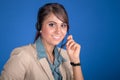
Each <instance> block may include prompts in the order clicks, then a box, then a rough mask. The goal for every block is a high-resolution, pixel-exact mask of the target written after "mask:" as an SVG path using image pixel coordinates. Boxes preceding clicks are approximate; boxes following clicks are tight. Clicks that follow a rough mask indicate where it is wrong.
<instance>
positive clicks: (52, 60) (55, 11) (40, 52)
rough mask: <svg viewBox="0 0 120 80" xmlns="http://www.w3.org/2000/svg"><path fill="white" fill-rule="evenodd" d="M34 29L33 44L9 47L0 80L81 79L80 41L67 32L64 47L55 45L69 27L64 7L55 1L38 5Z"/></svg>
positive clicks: (61, 39) (62, 38) (60, 40)
mask: <svg viewBox="0 0 120 80" xmlns="http://www.w3.org/2000/svg"><path fill="white" fill-rule="evenodd" d="M36 29H37V33H36V37H35V42H34V44H30V45H26V46H23V47H19V48H16V49H14V50H13V51H12V54H11V57H10V59H9V60H8V62H7V63H6V65H5V66H4V69H3V71H2V75H1V80H83V75H82V70H81V66H80V59H79V55H80V45H79V44H78V43H76V42H75V41H74V40H73V37H72V35H69V36H68V37H67V42H66V50H64V49H62V48H58V47H57V45H58V44H59V43H60V42H62V41H63V40H64V37H65V36H66V34H67V32H68V31H69V22H68V15H67V12H66V10H65V8H64V7H63V6H62V5H61V4H58V3H47V4H45V5H44V6H42V7H41V8H40V9H39V11H38V16H37V23H36ZM63 45H64V44H63Z"/></svg>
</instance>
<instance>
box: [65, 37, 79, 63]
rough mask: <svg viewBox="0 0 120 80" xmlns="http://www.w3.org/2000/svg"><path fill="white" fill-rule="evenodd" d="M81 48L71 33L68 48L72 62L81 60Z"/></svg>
mask: <svg viewBox="0 0 120 80" xmlns="http://www.w3.org/2000/svg"><path fill="white" fill-rule="evenodd" d="M80 48H81V46H80V45H79V44H78V43H76V42H75V41H74V40H73V37H72V35H69V36H68V38H67V43H66V49H67V53H68V55H69V58H70V61H71V62H74V63H79V62H80V59H79V55H80Z"/></svg>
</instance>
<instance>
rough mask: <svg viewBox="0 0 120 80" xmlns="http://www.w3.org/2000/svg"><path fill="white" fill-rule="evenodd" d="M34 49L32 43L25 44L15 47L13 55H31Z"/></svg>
mask: <svg viewBox="0 0 120 80" xmlns="http://www.w3.org/2000/svg"><path fill="white" fill-rule="evenodd" d="M33 51H34V49H33V47H32V44H28V45H25V46H21V47H17V48H15V49H13V51H12V52H11V56H15V55H16V56H17V55H24V56H25V55H31V53H32V52H33Z"/></svg>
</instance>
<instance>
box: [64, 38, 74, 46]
mask: <svg viewBox="0 0 120 80" xmlns="http://www.w3.org/2000/svg"><path fill="white" fill-rule="evenodd" d="M73 42H74V40H73V39H69V40H68V41H67V43H66V46H69V45H70V44H71V43H73Z"/></svg>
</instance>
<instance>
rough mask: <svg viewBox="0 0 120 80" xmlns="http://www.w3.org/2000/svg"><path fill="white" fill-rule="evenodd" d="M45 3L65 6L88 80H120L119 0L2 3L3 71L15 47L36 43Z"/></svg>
mask: <svg viewBox="0 0 120 80" xmlns="http://www.w3.org/2000/svg"><path fill="white" fill-rule="evenodd" d="M46 2H59V3H61V4H63V5H64V6H65V8H66V10H67V12H68V15H69V19H70V33H71V34H72V35H73V37H74V39H75V40H76V41H77V42H78V43H80V44H81V46H82V48H81V64H82V65H81V67H82V71H83V75H84V78H85V80H120V62H119V61H120V57H119V56H120V32H119V31H120V0H79V1H75V0H74V1H73V0H69V1H68V0H66V1H65V0H64V1H63V0H0V72H1V70H2V69H3V65H4V64H5V63H6V61H7V60H8V58H9V56H10V53H11V51H12V50H13V49H14V48H15V47H19V46H22V45H26V44H29V43H32V42H33V40H34V36H35V32H36V30H35V23H36V16H37V11H38V8H39V7H40V6H42V5H43V4H44V3H46Z"/></svg>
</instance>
